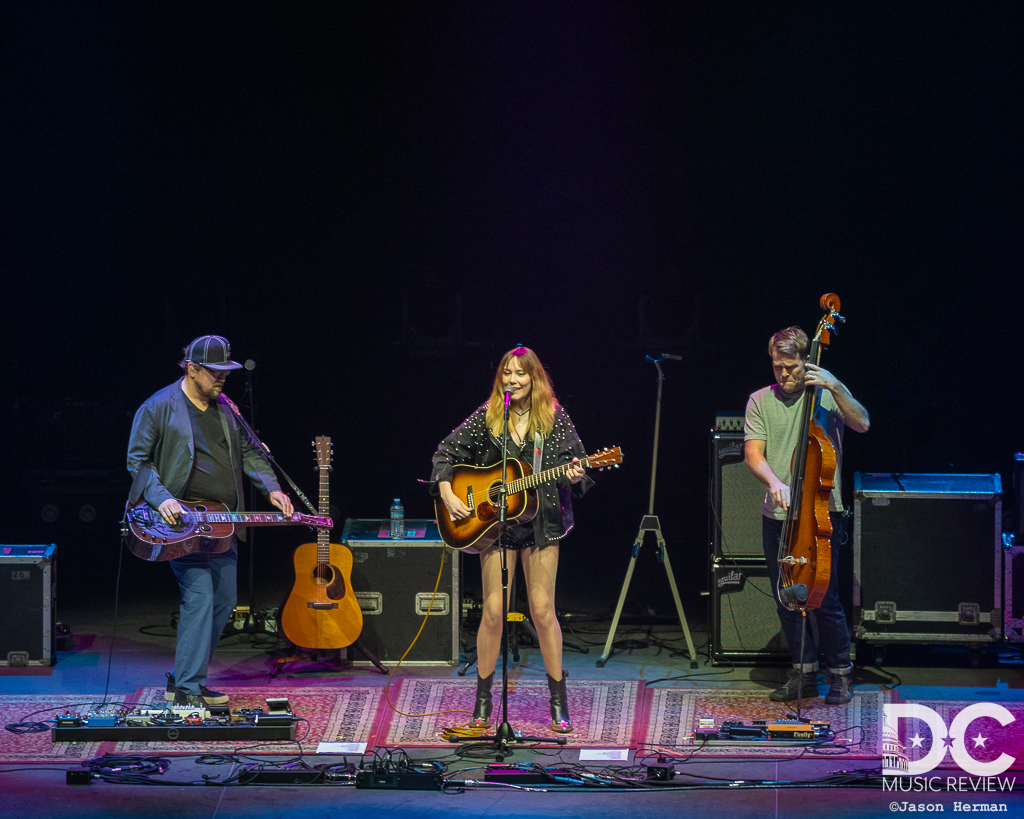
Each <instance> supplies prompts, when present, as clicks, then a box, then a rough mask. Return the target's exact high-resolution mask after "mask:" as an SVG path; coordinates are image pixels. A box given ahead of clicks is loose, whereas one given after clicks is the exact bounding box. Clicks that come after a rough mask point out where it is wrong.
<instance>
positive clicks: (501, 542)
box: [462, 387, 568, 762]
mask: <svg viewBox="0 0 1024 819" xmlns="http://www.w3.org/2000/svg"><path fill="white" fill-rule="evenodd" d="M511 399H512V390H511V388H508V387H506V388H505V419H504V421H505V423H504V430H503V432H502V434H501V485H500V486H499V487H498V504H497V505H498V531H499V535H498V548H499V549H500V550H501V552H500V554H501V704H500V706H499V711H500V713H501V724H500V725H498V728H497V729H496V731H495V733H494V735H493V736H483V737H480V738H479V739H476V740H473V741H472V742H468V743H462V744H464V745H477V744H483V743H490V744H491V745H493V747H494V751H495V759H497V761H498V762H501V761H502V760H504V759H505V757H507V756H508V755H509V754H511V753H512V750H511V748H510V747H509V746H510V745H513V744H515V743H517V742H529V743H531V744H536V743H539V742H543V743H549V744H550V743H556V744H558V745H565V744H566V743H567V741H568V740H567V739H566V738H565V737H558V738H557V739H552V738H550V737H534V736H522V735H518V736H517V735H516V732H515V731H514V730H513V728H512V725H511V723H510V722H509V721H508V546H507V543H506V537H505V534H506V530H507V526H508V522H507V517H506V514H507V512H508V489H507V482H508V437H509V435H508V409H509V404H510V403H511ZM495 722H497V717H495Z"/></svg>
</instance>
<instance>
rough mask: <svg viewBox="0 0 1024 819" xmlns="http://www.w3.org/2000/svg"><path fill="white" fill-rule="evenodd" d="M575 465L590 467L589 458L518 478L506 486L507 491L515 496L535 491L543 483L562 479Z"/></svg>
mask: <svg viewBox="0 0 1024 819" xmlns="http://www.w3.org/2000/svg"><path fill="white" fill-rule="evenodd" d="M573 464H575V465H576V466H584V467H587V466H590V458H589V456H588V457H586V458H581V459H580V460H578V461H571V462H570V463H567V464H562V465H561V466H554V467H552V468H551V469H545V470H544V471H543V472H538V473H536V474H535V475H526V476H524V477H522V478H516V479H515V480H514V481H509V482H508V484H506V491H507V492H508V494H510V495H514V494H516V493H518V492H524V491H526V490H527V489H533V488H534V487H535V486H540V485H541V484H542V483H546V482H547V481H550V480H553V479H554V478H560V477H562V475H564V474H565V473H566V472H568V471H569V467H570V466H572V465H573Z"/></svg>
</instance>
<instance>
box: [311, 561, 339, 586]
mask: <svg viewBox="0 0 1024 819" xmlns="http://www.w3.org/2000/svg"><path fill="white" fill-rule="evenodd" d="M333 580H334V567H333V566H332V565H330V564H329V563H328V564H327V565H326V566H317V567H316V568H315V569H313V582H314V583H316V584H317V585H318V586H329V585H330V584H331V581H333Z"/></svg>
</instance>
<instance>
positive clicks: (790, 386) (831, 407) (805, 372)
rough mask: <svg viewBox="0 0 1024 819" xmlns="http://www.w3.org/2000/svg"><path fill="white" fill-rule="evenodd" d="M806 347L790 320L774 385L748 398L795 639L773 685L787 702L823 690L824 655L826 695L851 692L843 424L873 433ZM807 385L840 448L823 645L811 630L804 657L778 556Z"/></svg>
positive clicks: (773, 549)
mask: <svg viewBox="0 0 1024 819" xmlns="http://www.w3.org/2000/svg"><path fill="white" fill-rule="evenodd" d="M808 347H809V340H808V338H807V334H806V333H805V332H804V331H803V330H801V329H800V328H799V327H787V328H786V329H785V330H780V331H779V332H778V333H776V334H775V335H773V336H772V337H771V339H769V341H768V355H769V356H771V359H772V369H773V370H774V372H775V384H773V385H772V386H770V387H765V388H764V389H761V390H758V391H757V392H755V393H754V394H753V395H751V396H750V399H749V400H748V401H747V411H746V418H745V423H744V436H743V437H744V445H743V446H744V457H745V460H746V463H747V466H748V467H750V471H751V472H753V473H754V475H755V476H756V477H757V479H758V480H759V481H760V482H761V483H763V484H764V485H765V486H766V487H768V491H767V493H766V494H765V500H764V506H763V507H762V515H763V517H762V529H761V531H762V545H763V547H764V556H765V560H766V561H767V563H768V576H769V577H770V578H771V583H772V589H773V590H774V591H773V594H774V595H775V603H776V607H777V608H778V612H779V619H780V620H781V622H782V631H783V633H784V634H785V635H786V641H787V642H788V643H789V653H790V658H791V659H792V661H793V670H792V672H791V673H790V676H789V680H788V681H787V683H786V684H785V685H784V686H782V687H781V688H779V689H777V690H775V691H772V693H771V694H770V698H771V699H772V700H774V701H775V702H787V701H789V700H795V699H797V693H798V692H799V693H800V696H801V698H809V697H816V696H818V683H817V672H818V657H819V654H820V656H821V659H822V661H823V662H824V663H825V668H826V679H827V682H828V683H829V690H828V694H827V695H826V697H825V702H826V703H828V704H829V705H840V704H842V703H847V702H849V701H850V700H851V699H852V698H853V685H852V682H851V677H852V673H853V665H852V664H851V662H850V632H849V629H848V627H847V624H846V613H845V612H844V611H843V604H842V603H841V602H840V601H839V593H838V587H839V584H838V565H839V564H838V559H839V547H840V545H841V544H842V542H843V541H844V540H845V538H844V526H843V503H842V499H841V497H840V483H839V474H840V471H841V469H842V452H843V450H842V447H843V427H844V426H846V427H849V428H850V429H852V430H854V431H855V432H867V431H868V427H869V426H870V420H869V418H868V411H867V410H866V409H865V408H864V406H863V405H862V404H861V403H860V402H859V401H857V399H855V398H854V397H853V396H852V395H851V394H850V391H849V390H848V389H847V388H846V387H845V386H844V385H843V384H842V383H841V382H840V381H839V380H838V379H837V378H836V377H835V376H834V375H832V373H830V372H828V371H827V370H824V369H822V368H821V367H817V366H815V365H814V364H811V363H810V362H809V361H808ZM806 387H820V388H821V410H822V411H823V412H824V413H825V414H826V415H827V422H826V423H823V424H822V427H823V429H824V431H825V434H826V435H827V436H828V438H829V440H830V441H831V443H832V445H833V447H834V448H835V453H836V471H835V485H834V487H833V489H832V492H831V497H830V498H829V518H830V520H831V522H832V537H831V552H832V564H831V577H830V580H829V585H828V589H827V591H826V592H825V595H824V598H823V599H822V601H821V605H820V607H819V608H817V609H815V610H813V612H812V614H813V616H814V618H815V620H816V621H817V644H815V639H814V634H813V632H812V631H811V630H809V629H808V630H807V632H806V635H805V638H804V652H803V656H802V657H801V656H800V632H801V619H802V615H801V614H800V613H799V612H797V611H793V610H791V609H789V608H787V607H786V606H785V605H784V604H783V603H781V602H780V601H779V599H778V585H779V562H778V559H779V540H780V537H781V535H782V529H783V523H784V521H785V520H786V511H787V510H788V509H789V506H790V500H791V498H790V484H791V482H792V476H791V474H790V471H791V470H790V459H791V457H792V455H793V452H794V450H795V449H796V446H797V444H798V443H799V439H800V436H801V435H803V434H806V432H805V431H804V430H802V429H801V427H800V405H801V401H800V399H801V397H802V396H803V394H804V389H805V388H806Z"/></svg>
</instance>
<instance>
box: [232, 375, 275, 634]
mask: <svg viewBox="0 0 1024 819" xmlns="http://www.w3.org/2000/svg"><path fill="white" fill-rule="evenodd" d="M244 366H245V392H243V393H242V398H241V399H240V403H243V402H244V406H245V407H246V409H248V410H249V426H250V427H251V428H252V429H253V430H255V429H256V394H255V392H253V388H252V374H253V370H255V369H256V362H255V361H253V360H252V359H251V358H247V359H246V360H245V365H244ZM247 398H248V402H246V399H247ZM249 508H250V509H255V508H256V486H255V484H253V482H252V481H249ZM246 540H247V541H248V543H249V597H248V600H249V614H248V616H247V617H246V618H245V624H244V625H243V626H242V628H241V633H242V634H270V635H272V636H274V637H276V636H277V635H276V633H274V632H271V631H268V630H267V628H266V626H265V625H264V626H258V625H257V624H256V591H255V589H256V585H255V582H254V580H253V573H254V571H255V566H256V529H255V527H253V528H250V529H249V530H248V532H246Z"/></svg>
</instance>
